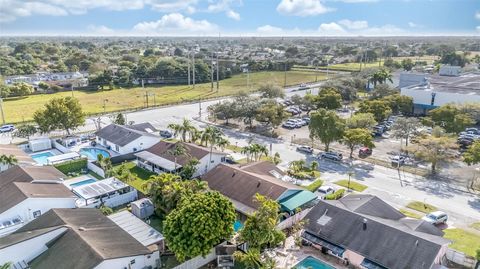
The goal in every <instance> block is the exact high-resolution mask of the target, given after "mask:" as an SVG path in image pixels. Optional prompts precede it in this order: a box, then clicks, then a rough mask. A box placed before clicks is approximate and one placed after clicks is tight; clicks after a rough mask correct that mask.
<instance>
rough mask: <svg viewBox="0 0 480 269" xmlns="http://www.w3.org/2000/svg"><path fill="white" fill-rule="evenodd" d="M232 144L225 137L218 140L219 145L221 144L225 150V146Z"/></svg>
mask: <svg viewBox="0 0 480 269" xmlns="http://www.w3.org/2000/svg"><path fill="white" fill-rule="evenodd" d="M228 145H230V141H229V140H228V139H226V138H224V137H221V138H220V139H219V140H218V141H217V146H219V147H220V148H221V149H222V151H225V148H226V147H227V146H228Z"/></svg>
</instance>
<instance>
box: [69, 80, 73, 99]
mask: <svg viewBox="0 0 480 269" xmlns="http://www.w3.org/2000/svg"><path fill="white" fill-rule="evenodd" d="M70 88H71V90H72V98H73V83H72V85H71V86H70Z"/></svg>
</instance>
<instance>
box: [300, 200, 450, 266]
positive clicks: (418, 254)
mask: <svg viewBox="0 0 480 269" xmlns="http://www.w3.org/2000/svg"><path fill="white" fill-rule="evenodd" d="M305 219H306V220H307V224H306V225H305V228H304V232H303V234H302V237H303V239H304V241H305V242H306V243H310V244H312V245H313V246H314V247H315V248H318V249H320V250H321V251H322V252H323V253H329V254H332V255H335V256H337V257H339V258H341V259H343V260H344V262H347V261H348V263H350V264H351V265H353V266H355V267H356V268H357V267H358V268H376V269H382V268H390V269H397V268H398V269H400V268H415V269H422V268H424V269H429V268H435V266H436V265H439V264H441V262H442V259H443V257H444V255H445V252H446V250H447V247H448V244H449V243H450V242H449V241H448V240H446V239H444V238H443V237H442V236H443V232H442V231H441V230H440V229H438V228H437V227H435V226H434V225H432V224H430V223H427V222H425V221H422V220H417V219H412V218H407V217H406V216H405V215H403V214H402V213H400V212H399V211H397V210H396V209H395V208H393V207H392V206H390V205H388V204H387V203H385V202H384V201H382V200H381V199H379V198H378V197H376V196H373V195H365V194H350V195H347V196H345V197H343V198H341V199H340V200H330V201H329V200H325V201H320V202H319V203H318V204H317V205H315V207H313V208H312V209H311V210H310V212H308V214H307V215H306V216H305Z"/></svg>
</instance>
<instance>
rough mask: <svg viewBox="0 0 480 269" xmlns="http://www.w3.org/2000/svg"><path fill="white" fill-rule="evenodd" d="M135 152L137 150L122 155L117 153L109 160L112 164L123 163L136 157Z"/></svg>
mask: <svg viewBox="0 0 480 269" xmlns="http://www.w3.org/2000/svg"><path fill="white" fill-rule="evenodd" d="M135 153H138V152H131V153H127V154H123V155H118V156H114V157H111V158H110V161H111V162H112V164H113V165H115V164H119V163H123V162H125V161H131V160H135V159H136V158H137V157H136V156H135Z"/></svg>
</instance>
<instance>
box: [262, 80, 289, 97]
mask: <svg viewBox="0 0 480 269" xmlns="http://www.w3.org/2000/svg"><path fill="white" fill-rule="evenodd" d="M258 91H259V92H260V93H261V94H262V97H263V98H278V97H280V98H283V97H284V96H285V92H284V90H283V89H282V88H281V87H280V86H278V85H275V84H273V83H266V84H263V85H261V86H260V87H259V88H258Z"/></svg>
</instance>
